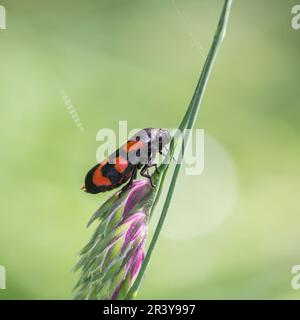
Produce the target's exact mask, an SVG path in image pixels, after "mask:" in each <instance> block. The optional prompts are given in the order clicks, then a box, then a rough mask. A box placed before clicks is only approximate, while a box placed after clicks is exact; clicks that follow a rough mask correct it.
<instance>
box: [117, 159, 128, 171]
mask: <svg viewBox="0 0 300 320" xmlns="http://www.w3.org/2000/svg"><path fill="white" fill-rule="evenodd" d="M115 162H116V163H115V169H116V170H117V171H118V172H119V173H122V172H124V170H126V168H127V167H128V162H127V160H126V159H124V158H123V157H121V156H119V157H117V158H116V159H115Z"/></svg>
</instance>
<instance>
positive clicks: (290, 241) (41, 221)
mask: <svg viewBox="0 0 300 320" xmlns="http://www.w3.org/2000/svg"><path fill="white" fill-rule="evenodd" d="M298 2H299V1H298ZM0 4H1V5H4V6H5V7H6V10H7V30H0V119H1V126H0V132H1V144H2V152H1V170H2V174H1V193H0V194H1V201H0V265H3V266H5V268H6V271H7V289H6V290H0V299H13V298H15V299H70V298H71V297H72V295H71V289H72V287H73V285H74V283H75V282H76V279H77V275H74V274H73V273H72V271H71V268H72V267H73V265H74V264H75V263H76V261H77V253H78V251H79V250H80V248H81V247H82V246H83V245H84V244H85V243H86V242H87V240H88V239H89V237H90V235H91V231H92V230H89V229H86V228H85V225H86V222H87V221H88V219H89V217H90V216H91V214H92V213H93V212H94V210H95V209H96V208H97V207H98V206H99V204H100V203H101V201H102V200H103V199H104V198H106V197H107V196H108V195H107V194H105V195H104V196H92V195H87V194H84V193H83V192H82V191H81V190H80V187H81V185H82V183H83V179H84V176H85V173H86V171H87V170H88V169H89V168H90V166H91V165H93V164H94V163H95V152H96V148H97V147H98V146H99V142H97V141H96V139H95V136H96V132H97V131H98V130H99V129H101V128H105V127H107V128H112V129H114V130H117V129H118V121H119V120H128V124H129V128H130V129H132V128H136V127H137V128H143V127H149V126H153V127H167V128H169V127H170V128H174V127H176V126H177V125H178V123H179V122H180V120H181V117H182V115H183V113H184V111H185V108H186V106H187V105H188V103H189V99H190V97H191V94H192V92H193V90H194V86H195V83H196V81H197V78H198V76H199V72H200V70H201V67H202V65H203V62H204V59H205V56H206V54H207V51H208V48H209V45H210V43H211V39H212V36H213V33H214V31H215V28H216V23H217V19H218V16H219V13H220V9H221V6H222V4H223V1H221V0H214V1H211V0H197V1H196V0H176V2H174V1H172V0H164V1H162V0H151V1H145V0H144V1H141V0H101V1H100V0H99V1H96V0H88V1H84V2H83V1H76V2H75V1H71V0H60V1H53V0H51V1H50V0H44V1H33V0H31V1H30V0H26V1H17V0H9V1H8V0H1V1H0ZM294 4H297V1H286V0H266V1H260V0H255V1H247V0H238V1H234V4H233V8H232V13H231V18H230V23H229V27H228V32H227V37H226V39H225V42H224V45H223V47H222V49H221V52H220V55H219V57H218V59H217V62H216V65H215V68H214V72H213V74H212V77H211V79H210V82H209V87H208V90H207V92H206V95H205V99H204V101H203V104H202V107H201V111H200V114H199V117H198V121H197V127H198V128H204V129H205V132H206V133H207V136H208V138H207V141H208V143H207V148H206V153H207V156H205V161H206V163H205V170H204V173H203V175H202V176H196V177H187V176H185V175H184V171H183V172H182V176H181V177H180V181H179V182H178V188H177V189H176V193H175V198H174V201H173V202H172V205H171V208H170V211H169V215H168V218H167V221H166V228H165V231H164V233H163V235H162V237H161V238H160V241H159V244H158V247H157V250H156V251H155V254H154V256H153V259H152V261H151V264H150V267H149V269H148V271H147V276H146V278H145V281H144V283H143V286H142V288H141V290H140V294H139V298H143V299H144V298H153V299H154V298H155V299H162V298H164V299H168V298H170V299H171V298H174V299H179V298H183V299H192V298H193V299H211V298H214V299H220V298H226V299H232V298H237V299H244V298H249V299H254V298H257V299H267V298H270V299H276V298H279V299H288V298H291V299H298V298H300V291H297V290H294V289H293V288H292V287H291V279H292V276H293V275H292V274H291V268H292V266H293V265H297V264H300V254H299V246H300V232H299V226H300V203H299V187H300V183H299V175H300V166H299V160H300V149H299V138H300V129H299V121H300V108H299V82H300V64H299V53H300V30H299V31H295V30H293V29H292V28H291V18H292V15H291V8H292V6H293V5H294ZM61 90H65V92H66V94H67V95H68V96H69V97H70V99H71V100H72V103H73V104H74V105H75V107H76V110H77V112H78V114H79V116H80V119H81V122H82V124H83V126H84V129H85V132H86V134H85V135H83V134H82V133H81V132H80V130H79V129H78V127H76V125H75V124H74V121H73V120H72V118H71V116H70V114H69V112H68V110H67V109H66V106H65V105H64V102H63V99H62V96H61ZM156 214H159V210H158V211H156ZM190 228H193V232H190ZM198 231H199V232H198Z"/></svg>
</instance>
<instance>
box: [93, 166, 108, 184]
mask: <svg viewBox="0 0 300 320" xmlns="http://www.w3.org/2000/svg"><path fill="white" fill-rule="evenodd" d="M107 162H108V160H106V161H104V162H102V163H100V164H99V167H98V168H97V169H96V170H95V172H94V174H93V183H94V185H96V186H110V185H111V181H110V180H109V179H108V178H107V177H104V176H103V175H102V168H103V166H104V165H105V164H106V163H107Z"/></svg>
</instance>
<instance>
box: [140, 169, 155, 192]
mask: <svg viewBox="0 0 300 320" xmlns="http://www.w3.org/2000/svg"><path fill="white" fill-rule="evenodd" d="M148 168H149V166H148V165H144V167H143V168H142V170H141V176H142V177H145V178H148V179H149V180H150V183H151V186H152V188H154V187H155V184H154V183H153V180H152V177H151V176H150V175H149V174H147V173H146V171H147V170H148Z"/></svg>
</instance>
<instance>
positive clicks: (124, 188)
mask: <svg viewBox="0 0 300 320" xmlns="http://www.w3.org/2000/svg"><path fill="white" fill-rule="evenodd" d="M137 169H138V167H137V166H135V167H134V169H133V171H132V175H131V177H130V180H129V182H128V183H127V184H126V185H125V186H124V187H123V188H122V189H121V193H120V194H122V193H123V192H125V191H126V190H127V189H128V188H129V187H130V186H131V185H132V183H133V180H135V179H136V176H137Z"/></svg>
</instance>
